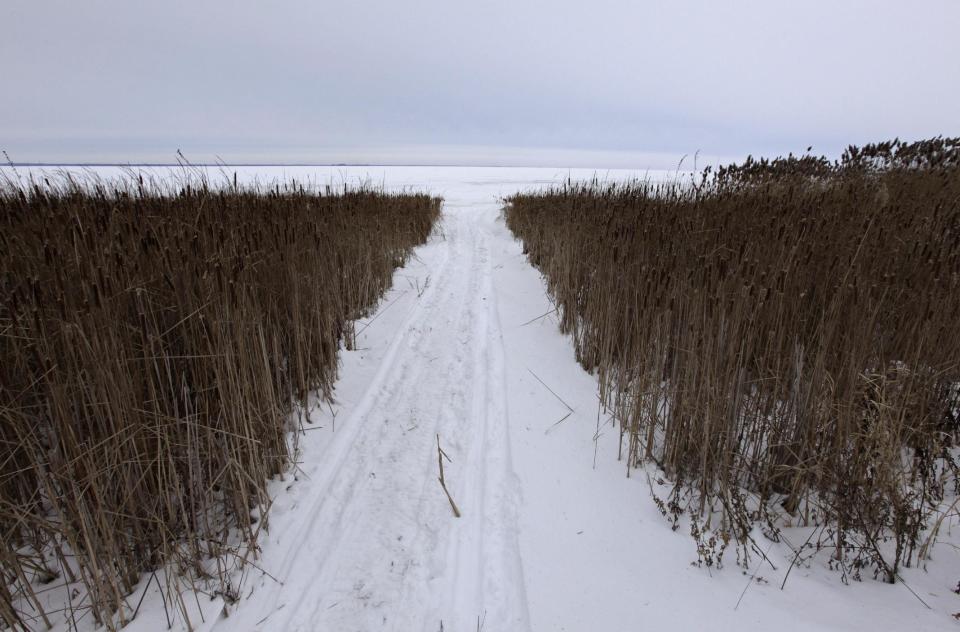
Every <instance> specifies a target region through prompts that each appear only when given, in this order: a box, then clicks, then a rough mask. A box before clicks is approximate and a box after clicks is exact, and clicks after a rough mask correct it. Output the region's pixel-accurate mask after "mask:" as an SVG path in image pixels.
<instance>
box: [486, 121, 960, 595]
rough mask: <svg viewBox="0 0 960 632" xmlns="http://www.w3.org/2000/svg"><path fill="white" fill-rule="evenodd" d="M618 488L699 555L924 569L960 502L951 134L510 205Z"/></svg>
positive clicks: (956, 173)
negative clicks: (623, 479) (564, 336)
mask: <svg viewBox="0 0 960 632" xmlns="http://www.w3.org/2000/svg"><path fill="white" fill-rule="evenodd" d="M505 213H506V220H507V223H508V225H509V227H510V229H511V230H512V231H513V232H514V234H515V235H516V236H517V237H519V238H520V239H521V240H522V241H523V244H524V250H525V251H526V252H527V253H528V254H529V258H530V261H531V262H532V263H533V264H534V265H536V266H538V267H539V269H540V270H541V271H542V272H543V274H544V276H545V277H546V281H547V284H548V286H549V291H550V293H551V294H552V296H553V297H554V299H555V301H556V304H557V307H558V312H559V319H560V326H561V328H562V329H563V331H564V332H568V333H569V334H571V335H572V337H573V339H574V342H575V345H576V351H577V356H578V359H579V360H580V362H581V363H582V364H583V366H584V367H585V368H587V369H588V370H591V371H596V372H597V374H598V375H599V379H600V389H601V399H602V403H603V406H604V407H605V408H606V409H607V410H608V412H609V413H610V414H611V415H612V416H613V418H614V419H615V420H616V421H617V422H619V428H620V437H621V454H622V457H623V458H624V459H625V461H626V464H627V468H628V473H629V471H630V469H631V468H635V467H637V466H638V465H639V464H640V463H641V462H643V461H647V462H652V463H655V464H656V465H657V466H659V467H660V468H662V471H663V472H664V473H665V475H666V477H667V478H668V479H669V480H671V481H672V483H673V485H672V492H671V493H670V494H669V496H668V497H665V498H663V499H657V502H658V504H659V506H660V508H661V510H662V511H663V513H664V514H665V515H667V516H668V517H670V519H671V520H673V522H674V524H675V525H678V524H679V519H680V518H681V517H683V518H684V519H685V520H688V521H689V523H690V528H691V532H692V534H693V535H694V537H695V539H696V540H697V548H698V553H699V558H700V561H701V562H702V563H705V564H719V563H720V561H721V560H722V557H723V554H724V551H725V550H726V549H727V546H728V544H731V543H736V545H737V546H735V547H732V548H735V549H736V552H737V556H738V561H739V562H746V560H747V558H748V556H750V555H754V554H759V555H762V554H763V549H764V548H765V547H761V546H759V545H758V543H757V542H756V537H757V536H756V534H758V533H759V532H762V533H764V534H766V535H767V536H768V537H770V538H774V539H776V538H778V537H780V529H781V528H782V527H783V526H785V525H792V526H809V527H813V529H812V530H811V534H810V538H809V539H808V541H807V543H806V544H804V545H802V546H797V556H798V558H802V557H803V556H805V555H808V554H809V553H811V552H813V551H815V550H822V549H828V550H829V552H830V558H829V559H831V560H832V561H831V565H835V566H836V567H838V568H839V569H841V571H842V572H843V573H844V577H845V578H846V577H851V578H859V577H860V575H861V571H863V570H865V569H871V570H872V572H873V574H874V575H875V576H877V577H879V578H881V579H883V580H885V581H889V582H893V581H895V580H896V579H897V577H898V572H899V569H900V568H901V567H902V566H910V565H913V564H917V563H919V561H920V560H922V559H924V558H925V556H926V555H927V554H928V553H929V544H930V542H931V541H932V538H933V536H934V535H935V532H936V530H937V528H939V526H940V524H941V523H942V520H943V516H944V515H945V513H946V512H947V511H955V510H956V504H955V503H954V504H953V505H952V508H951V503H952V498H954V497H955V495H956V494H957V486H958V478H957V474H958V462H957V452H956V450H955V446H956V441H957V438H958V429H960V421H958V416H960V389H958V383H960V325H958V323H960V139H943V138H935V139H932V140H928V141H923V142H919V143H913V144H906V143H902V142H897V141H894V142H889V143H881V144H878V145H871V146H867V147H864V148H862V149H859V148H853V147H852V148H850V149H849V150H848V151H847V152H846V153H845V154H844V156H843V158H842V159H841V160H840V161H837V162H830V161H827V160H826V159H822V158H814V157H812V156H803V157H794V156H790V157H788V158H781V159H777V160H773V161H767V160H759V161H758V160H753V159H749V160H747V161H746V162H744V163H743V164H740V165H733V166H730V167H726V168H722V169H720V170H718V171H717V172H715V173H714V172H711V171H710V170H708V171H707V172H705V173H704V174H701V177H698V178H697V179H696V180H695V181H693V182H687V183H680V182H673V183H668V184H655V183H649V182H634V183H630V184H624V185H617V184H603V183H599V182H592V183H582V184H581V183H568V184H566V185H565V186H563V187H560V188H555V189H552V190H548V191H545V192H541V193H531V194H520V195H515V196H513V197H511V198H509V199H508V200H507V206H506V209H505Z"/></svg>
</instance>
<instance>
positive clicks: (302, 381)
mask: <svg viewBox="0 0 960 632" xmlns="http://www.w3.org/2000/svg"><path fill="white" fill-rule="evenodd" d="M439 211H440V200H439V199H436V198H431V197H428V196H426V195H419V194H409V195H393V194H387V193H385V192H380V191H373V190H353V191H350V190H344V191H343V192H339V193H337V194H330V192H329V190H328V191H327V194H316V193H310V192H308V191H305V190H304V189H303V188H302V187H299V186H297V185H295V184H292V185H286V186H275V187H273V188H270V189H263V190H261V189H256V188H251V189H247V190H244V189H242V188H237V187H236V186H235V184H234V186H232V187H231V186H227V187H224V188H223V189H222V190H214V189H213V188H211V187H209V186H207V184H206V183H205V182H193V184H190V183H189V182H187V183H181V185H163V184H157V183H156V182H147V183H145V182H144V181H143V180H142V179H141V180H139V181H138V180H132V179H128V180H125V181H123V182H114V183H105V182H86V183H78V182H76V181H74V180H71V179H69V178H59V179H56V181H54V182H50V181H43V182H39V183H32V184H29V185H20V184H16V183H11V182H7V186H6V187H4V188H3V189H2V190H0V533H2V537H0V572H2V581H0V621H2V622H3V624H5V625H6V626H9V627H12V628H17V629H19V628H30V627H34V626H35V627H44V626H45V625H47V624H49V623H50V621H51V617H52V616H53V615H52V613H51V612H49V611H45V610H44V608H45V606H44V604H45V601H46V600H45V599H44V598H43V597H42V595H41V593H42V587H43V584H51V583H54V580H57V582H55V583H60V582H62V579H59V580H58V579H57V578H61V577H62V578H63V579H65V580H66V581H67V582H79V583H80V584H74V585H82V586H83V587H84V588H85V590H82V591H80V592H79V593H78V594H80V595H84V596H82V597H80V598H78V599H76V600H74V601H73V602H71V604H69V605H68V606H67V611H66V615H67V616H68V617H69V619H70V620H71V622H73V621H75V620H76V619H79V618H81V617H83V616H86V615H92V616H93V617H94V618H95V619H96V620H97V621H98V622H100V623H103V624H106V625H107V626H109V627H111V628H113V627H118V626H122V625H123V624H124V623H125V621H126V620H127V619H128V618H129V616H130V607H129V606H130V604H129V603H127V602H125V598H126V597H127V595H128V594H129V593H130V591H131V590H132V589H133V587H134V586H135V585H136V584H137V582H138V581H140V578H141V576H142V574H143V573H144V572H147V571H150V570H152V569H156V568H157V567H158V566H160V565H162V564H164V563H167V562H170V561H171V560H175V561H176V565H178V566H179V568H180V571H181V572H183V573H185V574H186V575H187V576H189V577H190V578H192V579H212V581H213V583H214V584H216V583H217V581H221V582H225V581H226V580H225V578H224V577H222V576H221V577H219V578H218V577H213V578H211V577H210V575H211V574H213V575H216V571H213V572H211V570H210V566H209V565H208V564H204V560H208V559H210V558H218V557H221V556H222V555H223V554H224V552H225V551H227V550H228V548H229V550H232V551H234V552H236V551H246V553H244V556H246V555H249V554H250V552H251V551H255V550H256V538H257V533H258V530H259V529H260V528H261V526H262V524H261V522H258V520H257V519H256V517H255V516H257V515H264V514H265V513H266V510H267V509H268V505H269V499H268V497H267V496H266V494H265V485H266V481H267V479H269V478H270V477H272V476H274V475H276V474H278V473H281V472H283V471H285V470H286V469H287V468H288V466H289V465H290V464H291V457H292V454H293V451H294V450H295V436H296V434H295V433H294V434H291V432H290V431H291V430H294V429H295V428H294V426H295V425H296V424H295V423H294V422H293V421H292V419H293V417H292V416H291V413H292V411H294V410H295V409H297V407H298V406H301V405H303V404H304V403H305V402H306V401H307V398H308V397H309V395H310V394H311V393H312V392H315V391H319V392H321V393H323V394H327V395H329V393H330V389H331V385H332V384H333V381H334V378H335V376H336V369H337V350H338V347H339V344H340V342H341V340H342V339H344V337H345V336H349V334H350V332H351V328H352V325H351V319H354V318H357V317H358V316H360V315H362V314H363V313H364V312H365V310H367V309H368V308H370V307H371V306H373V305H374V304H375V302H376V301H377V299H378V298H379V297H380V296H381V294H382V293H383V292H384V291H385V290H386V289H387V288H388V287H389V285H390V282H391V277H392V272H393V270H394V268H395V267H396V266H399V265H401V264H402V263H403V262H404V260H405V259H406V258H407V257H408V256H409V254H410V252H411V249H412V247H413V246H415V245H417V244H420V243H422V242H424V241H425V240H426V238H427V236H428V234H429V232H430V230H431V227H432V225H433V223H434V221H435V220H436V218H437V217H438V214H439ZM238 542H239V543H241V545H237V544H236V543H238ZM228 543H233V544H229V545H228ZM220 590H221V591H222V592H223V594H224V596H226V597H228V598H229V597H231V596H235V595H231V594H230V590H231V589H230V587H229V585H227V584H225V583H224V584H222V585H221V586H220ZM15 604H19V606H20V607H19V608H18V607H16V606H15ZM171 607H173V604H171ZM62 614H63V613H61V614H58V616H62ZM0 627H3V626H2V625H0Z"/></svg>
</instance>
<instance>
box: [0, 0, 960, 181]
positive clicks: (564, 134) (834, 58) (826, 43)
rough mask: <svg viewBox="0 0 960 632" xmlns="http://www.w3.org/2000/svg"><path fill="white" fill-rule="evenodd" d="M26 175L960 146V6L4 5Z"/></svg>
mask: <svg viewBox="0 0 960 632" xmlns="http://www.w3.org/2000/svg"><path fill="white" fill-rule="evenodd" d="M0 54H2V59H3V73H2V75H0V85H2V89H0V149H5V150H6V151H7V152H8V153H9V154H10V157H11V158H12V159H13V160H14V161H18V162H36V161H42V162H122V163H127V162H171V161H173V160H174V159H175V152H176V150H177V149H182V150H183V152H184V153H185V154H186V155H187V156H188V157H189V158H191V159H193V160H194V161H195V162H202V161H210V160H213V159H214V157H215V156H220V157H222V158H223V159H224V160H226V161H227V162H248V163H258V162H271V163H284V162H285V163H316V162H324V163H329V162H381V163H392V164H397V163H401V164H402V163H420V164H424V163H426V164H434V163H436V164H449V163H459V164H543V165H545V166H588V167H613V166H634V167H659V166H668V165H667V164H666V163H670V162H671V161H675V160H676V157H677V156H679V155H682V154H685V153H691V154H692V153H693V152H696V151H698V150H699V151H700V152H701V155H704V156H730V157H738V156H743V155H745V154H747V153H753V154H755V155H756V154H764V155H767V154H774V153H780V152H787V151H794V152H797V151H800V152H802V151H803V150H805V149H806V147H807V146H808V145H813V147H814V151H815V152H820V153H827V154H835V153H836V152H838V151H839V150H841V149H842V148H843V147H844V146H846V145H847V144H849V143H862V142H866V141H870V140H883V139H887V138H891V137H894V136H899V137H901V138H908V139H916V138H921V137H928V136H932V135H936V134H944V135H954V136H957V135H960V1H958V0H942V1H927V0H912V1H907V0H895V1H889V2H888V1H885V0H874V1H872V2H868V1H863V2H860V1H857V2H854V1H850V2H844V1H843V0H831V1H826V2H822V1H820V0H803V1H797V0H792V1H789V2H780V1H779V0H762V1H757V2H752V1H751V2H719V1H712V2H711V1H702V2H700V1H698V2H692V1H691V2H684V1H676V0H674V1H669V2H668V1H666V0H664V1H663V2H657V3H653V2H641V1H634V2H628V1H619V2H613V1H608V0H590V1H587V2H583V1H573V0H549V1H543V2H540V1H525V0H503V1H501V0H494V1H484V0H472V1H470V2H459V1H457V0H436V1H433V0H392V1H380V0H376V1H367V0H341V1H337V2H324V1H320V0H313V1H300V0H275V1H273V2H265V1H264V2H253V1H251V0H232V1H229V2H227V1H222V2H205V1H203V0H192V1H182V2H181V1H179V0H177V1H170V0H162V1H160V0H157V1H153V2H133V1H130V0H125V1H120V0H118V1H97V0H84V1H78V0H63V1H56V2H54V1H46V0H3V4H2V7H0Z"/></svg>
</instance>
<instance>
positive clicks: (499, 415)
mask: <svg viewBox="0 0 960 632" xmlns="http://www.w3.org/2000/svg"><path fill="white" fill-rule="evenodd" d="M489 219H490V217H489V215H488V214H486V213H483V212H477V211H476V210H473V211H471V210H469V209H468V210H464V211H462V212H458V213H450V214H448V215H447V216H446V218H445V220H444V222H443V225H442V227H441V229H442V236H441V237H439V238H437V239H435V240H434V243H433V244H432V245H431V246H429V247H427V248H424V249H422V251H421V253H420V258H421V261H422V264H423V265H424V266H425V268H426V269H428V270H429V271H430V272H429V281H427V280H426V278H425V279H424V281H423V282H424V283H425V284H426V288H425V289H424V288H423V287H422V286H421V287H419V288H418V291H417V294H418V296H417V297H416V298H417V300H416V302H415V303H414V304H413V306H412V307H411V309H410V310H409V311H408V313H407V315H406V317H405V318H404V320H403V323H402V325H401V326H400V327H399V330H398V332H397V334H396V335H395V337H394V338H393V340H392V342H391V343H390V344H389V347H388V349H387V351H386V353H385V355H384V357H383V359H382V361H381V362H380V366H379V369H378V370H377V373H376V375H375V377H374V378H373V380H372V382H371V383H370V385H369V387H368V388H367V389H366V392H365V393H364V394H363V396H362V397H361V399H360V400H359V401H358V402H357V404H356V405H355V407H354V408H353V412H352V413H351V414H350V416H349V417H348V418H347V419H344V420H341V419H337V430H336V432H334V433H333V438H332V441H331V443H330V445H329V446H327V448H326V450H324V454H323V458H322V460H321V461H318V462H314V463H309V464H307V463H304V464H303V465H301V466H300V467H301V469H302V470H303V472H304V474H306V479H307V481H308V485H309V492H308V493H307V494H305V495H304V497H302V498H299V499H298V500H297V502H296V506H289V507H288V506H285V502H284V501H285V500H287V499H285V498H283V497H280V498H279V499H278V500H277V503H276V506H275V507H274V509H273V510H272V512H271V516H270V518H271V523H272V524H276V525H280V527H279V528H276V529H271V532H270V535H269V540H270V542H271V543H273V544H275V545H278V546H279V547H284V548H287V547H288V548H287V550H286V552H285V555H284V556H283V558H282V559H281V560H273V559H271V558H270V557H269V556H266V557H265V558H264V564H265V565H267V566H268V567H269V572H270V574H271V575H273V576H274V577H276V578H277V579H278V580H280V581H282V582H284V584H283V585H282V586H281V585H280V584H278V583H276V582H272V581H271V580H269V579H266V580H264V581H263V582H262V590H263V592H260V594H259V595H257V596H256V597H254V598H253V599H251V600H249V604H244V603H241V605H240V608H239V612H242V614H243V616H242V617H239V616H231V617H230V618H228V619H224V620H222V627H223V629H229V630H256V629H266V628H267V627H269V629H276V630H291V631H293V630H368V629H385V630H438V629H439V628H440V623H441V622H443V624H444V627H445V629H447V630H458V629H473V628H475V627H476V625H477V621H478V620H480V621H482V622H484V623H485V625H486V626H487V629H498V630H524V629H527V628H528V627H529V625H528V615H527V604H526V599H525V596H524V592H523V586H524V582H523V578H522V570H521V567H520V564H519V553H518V544H517V527H516V508H517V504H518V502H519V497H518V495H517V492H518V489H519V488H518V486H517V484H516V480H515V476H514V474H513V471H512V465H511V462H510V452H509V443H508V434H507V432H508V431H507V425H508V420H507V417H506V405H505V384H504V372H503V355H504V352H503V346H502V341H501V337H500V330H499V327H500V326H499V320H498V316H497V311H496V302H495V297H494V294H493V285H492V281H491V278H492V266H491V263H490V257H489V249H488V246H487V232H488V230H489V227H488V226H487V224H488V222H489ZM361 344H362V343H361ZM438 435H439V437H440V442H441V445H442V447H443V449H444V451H445V452H446V453H447V454H448V455H449V456H450V458H451V462H449V463H445V468H444V469H445V477H446V481H447V485H448V488H449V489H450V492H451V494H452V496H453V498H454V500H455V501H456V503H457V504H458V505H459V507H460V509H461V510H462V512H463V516H462V517H461V518H459V519H457V518H455V517H454V516H453V513H452V509H451V507H450V505H449V503H448V502H447V500H446V498H445V496H444V494H443V491H442V488H441V486H440V484H439V482H438V473H439V472H438V463H437V457H438V454H437V436H438ZM286 512H291V513H295V514H296V519H295V520H291V521H280V520H278V519H277V518H278V517H279V516H283V515H284V514H285V513H286ZM265 553H267V551H265ZM245 606H249V607H245ZM260 625H263V627H262V628H261V627H260ZM215 629H220V628H219V627H217V628H215Z"/></svg>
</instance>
